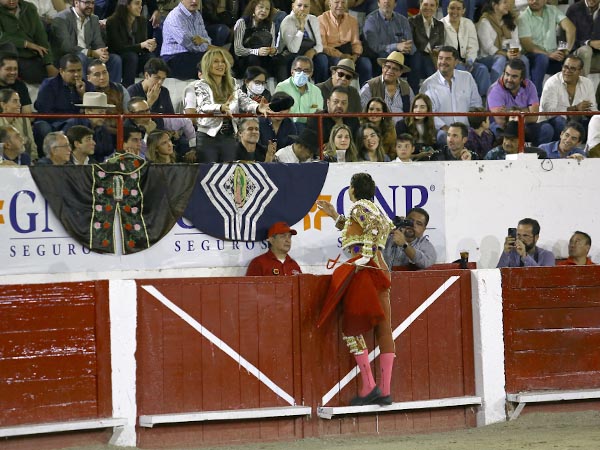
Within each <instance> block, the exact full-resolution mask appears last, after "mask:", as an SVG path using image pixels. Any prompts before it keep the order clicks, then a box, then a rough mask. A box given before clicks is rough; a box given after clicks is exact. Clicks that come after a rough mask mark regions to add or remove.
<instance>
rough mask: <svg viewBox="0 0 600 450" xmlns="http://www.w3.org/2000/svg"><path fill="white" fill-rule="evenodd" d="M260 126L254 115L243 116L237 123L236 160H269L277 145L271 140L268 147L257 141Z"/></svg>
mask: <svg viewBox="0 0 600 450" xmlns="http://www.w3.org/2000/svg"><path fill="white" fill-rule="evenodd" d="M259 138H260V128H259V124H258V119H257V118H256V117H245V118H243V119H241V120H240V123H239V125H238V139H239V142H238V146H237V155H236V158H235V159H236V160H238V161H261V162H265V161H266V162H271V161H273V158H274V157H275V152H276V151H277V146H276V144H275V142H273V141H271V142H270V143H269V144H268V148H267V147H265V146H263V145H262V144H261V143H260V142H259Z"/></svg>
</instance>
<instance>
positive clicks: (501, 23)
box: [477, 0, 529, 83]
mask: <svg viewBox="0 0 600 450" xmlns="http://www.w3.org/2000/svg"><path fill="white" fill-rule="evenodd" d="M510 5H511V2H509V0H490V1H488V2H487V3H485V5H484V6H483V14H482V15H481V19H480V20H479V22H477V37H478V38H479V62H480V63H482V64H484V65H485V66H486V67H487V68H488V70H489V72H490V82H491V83H495V82H496V81H497V80H498V78H500V77H501V76H502V72H503V71H504V66H506V62H507V61H508V60H509V59H514V58H519V59H520V60H521V61H523V62H524V63H525V66H526V68H527V70H526V74H529V59H527V57H526V56H525V55H523V54H522V53H521V45H520V44H519V30H518V28H517V23H516V17H515V14H514V13H513V11H511V6H510Z"/></svg>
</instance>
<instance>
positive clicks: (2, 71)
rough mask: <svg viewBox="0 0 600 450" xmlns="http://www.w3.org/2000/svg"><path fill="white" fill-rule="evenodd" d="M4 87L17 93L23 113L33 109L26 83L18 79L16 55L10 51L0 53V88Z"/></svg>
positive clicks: (28, 112)
mask: <svg viewBox="0 0 600 450" xmlns="http://www.w3.org/2000/svg"><path fill="white" fill-rule="evenodd" d="M57 73H58V72H57ZM5 88H9V89H13V90H14V91H16V92H17V93H18V94H19V100H20V103H21V112H22V113H23V114H30V113H31V112H32V111H33V108H32V106H31V97H30V96H29V89H28V88H27V85H26V84H25V83H24V82H23V81H21V80H20V79H19V65H18V62H17V56H16V55H14V54H10V53H6V54H2V53H0V89H5ZM28 120H31V119H28Z"/></svg>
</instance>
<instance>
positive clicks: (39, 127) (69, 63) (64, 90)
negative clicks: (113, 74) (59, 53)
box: [33, 54, 94, 152]
mask: <svg viewBox="0 0 600 450" xmlns="http://www.w3.org/2000/svg"><path fill="white" fill-rule="evenodd" d="M82 70H83V69H82V65H81V61H80V60H79V58H78V57H77V56H76V55H71V54H66V55H64V56H63V57H62V58H60V63H59V74H58V75H57V76H55V77H52V78H46V79H45V80H44V81H43V82H42V84H41V85H40V89H39V91H38V96H37V100H36V101H35V109H36V110H37V112H39V113H42V114H79V108H78V107H77V106H75V105H76V104H78V103H81V101H82V99H83V94H84V93H85V92H86V91H87V92H90V91H93V90H94V86H93V85H92V84H91V83H89V82H87V81H84V80H83V79H82V77H83V75H82V74H83V71H82ZM66 122H67V118H65V117H61V118H57V119H37V120H36V121H35V122H34V124H33V136H34V139H35V143H36V145H37V148H38V152H39V151H40V149H42V148H43V141H44V137H45V136H46V135H47V134H48V133H49V132H51V131H57V130H61V129H62V127H63V126H64V125H65V123H66ZM65 139H66V138H65Z"/></svg>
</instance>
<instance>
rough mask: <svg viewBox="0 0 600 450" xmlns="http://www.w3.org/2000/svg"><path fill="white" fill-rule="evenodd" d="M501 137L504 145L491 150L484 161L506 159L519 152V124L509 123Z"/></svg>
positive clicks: (513, 121) (512, 121)
mask: <svg viewBox="0 0 600 450" xmlns="http://www.w3.org/2000/svg"><path fill="white" fill-rule="evenodd" d="M501 136H502V145H498V146H497V147H494V148H493V149H491V150H490V151H489V152H487V153H486V154H485V156H484V157H483V159H506V155H514V154H516V153H518V152H519V122H517V121H515V120H511V121H509V122H508V123H507V124H506V126H505V127H504V130H503V131H502V134H501Z"/></svg>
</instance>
